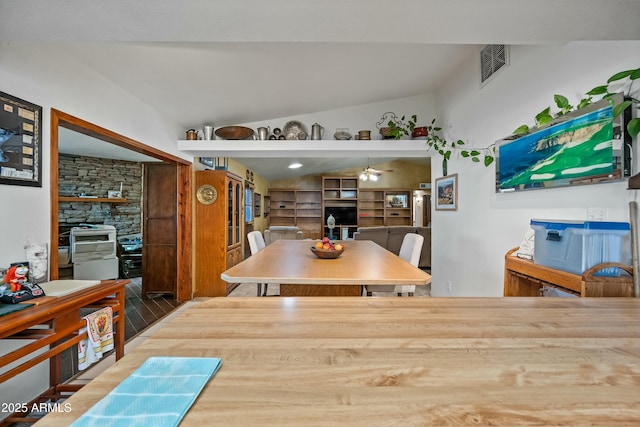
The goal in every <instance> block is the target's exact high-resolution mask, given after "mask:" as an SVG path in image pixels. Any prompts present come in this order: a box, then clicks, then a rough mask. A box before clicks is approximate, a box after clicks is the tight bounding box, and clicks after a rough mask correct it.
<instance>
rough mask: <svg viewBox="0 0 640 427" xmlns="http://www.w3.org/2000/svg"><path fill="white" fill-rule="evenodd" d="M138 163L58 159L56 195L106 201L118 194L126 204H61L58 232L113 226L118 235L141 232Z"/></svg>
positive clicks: (97, 159)
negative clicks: (85, 225)
mask: <svg viewBox="0 0 640 427" xmlns="http://www.w3.org/2000/svg"><path fill="white" fill-rule="evenodd" d="M142 168H143V165H142V164H141V163H137V162H129V161H124V160H113V159H102V158H97V157H87V156H76V155H70V154H62V153H60V155H59V162H58V174H59V178H58V195H59V196H76V197H77V196H80V195H81V194H83V195H87V196H98V197H107V192H108V191H110V190H116V191H117V190H120V183H122V197H123V198H125V199H127V202H126V203H99V202H92V201H91V200H90V199H87V201H82V202H60V203H59V206H58V221H59V224H60V230H61V232H63V231H66V229H68V228H70V227H72V226H76V225H78V224H80V223H88V224H105V225H113V226H114V227H115V228H116V231H117V234H118V235H126V234H134V233H140V232H141V231H142V226H141V220H142V218H141V217H142V170H143V169H142Z"/></svg>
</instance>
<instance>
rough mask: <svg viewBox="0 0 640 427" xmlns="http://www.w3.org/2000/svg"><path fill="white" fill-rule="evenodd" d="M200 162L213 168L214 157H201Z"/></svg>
mask: <svg viewBox="0 0 640 427" xmlns="http://www.w3.org/2000/svg"><path fill="white" fill-rule="evenodd" d="M199 161H200V163H202V164H203V165H205V166H209V167H210V168H212V167H213V157H200V158H199Z"/></svg>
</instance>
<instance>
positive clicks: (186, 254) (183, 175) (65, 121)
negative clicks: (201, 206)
mask: <svg viewBox="0 0 640 427" xmlns="http://www.w3.org/2000/svg"><path fill="white" fill-rule="evenodd" d="M50 121H51V140H50V147H51V153H50V159H51V160H50V161H51V165H50V168H49V169H50V195H51V212H50V223H51V230H50V234H51V255H50V259H51V264H50V265H51V268H50V270H51V272H50V278H51V280H56V279H58V268H57V266H58V237H59V236H58V226H59V223H58V205H59V199H58V179H59V176H58V137H59V133H58V128H59V127H60V126H62V127H64V128H66V129H71V130H73V131H76V132H80V133H82V134H83V135H88V136H91V137H93V138H97V139H100V140H103V141H106V142H109V143H111V144H114V145H117V146H118V147H122V148H126V149H128V150H131V151H135V152H137V153H142V154H145V155H147V156H151V157H154V158H156V159H159V160H162V161H164V162H167V163H173V164H175V165H176V167H177V168H178V173H177V183H176V185H177V188H178V224H177V225H178V227H177V230H178V235H177V240H178V242H177V245H178V259H177V263H178V266H177V267H178V268H177V277H176V287H177V292H176V298H177V299H178V300H180V301H185V300H190V299H191V298H192V294H193V292H192V289H193V277H192V273H191V271H192V265H191V263H192V259H193V254H192V251H193V247H192V244H191V241H192V239H191V237H192V226H193V224H192V212H193V211H192V196H191V174H192V164H191V162H189V161H187V160H184V159H182V158H180V157H177V156H174V155H172V154H169V153H165V152H164V151H161V150H158V149H157V148H154V147H151V146H148V145H145V144H143V143H141V142H139V141H136V140H134V139H131V138H129V137H126V136H124V135H120V134H118V133H116V132H112V131H110V130H109V129H105V128H103V127H101V126H98V125H96V124H93V123H91V122H88V121H86V120H82V119H80V118H78V117H75V116H72V115H70V114H67V113H64V112H62V111H60V110H56V109H55V108H52V109H51V117H50Z"/></svg>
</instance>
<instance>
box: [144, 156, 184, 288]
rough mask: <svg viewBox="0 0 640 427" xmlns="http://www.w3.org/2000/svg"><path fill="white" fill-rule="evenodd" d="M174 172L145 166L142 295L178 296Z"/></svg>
mask: <svg viewBox="0 0 640 427" xmlns="http://www.w3.org/2000/svg"><path fill="white" fill-rule="evenodd" d="M176 179H177V169H176V166H175V165H172V164H162V163H160V164H155V163H147V164H145V165H144V183H143V185H144V188H143V225H142V236H143V237H142V295H143V296H145V297H146V296H147V295H148V294H150V293H156V294H172V295H173V296H174V297H175V296H176V293H177V283H176V275H177V252H178V251H177V224H178V218H177V197H178V196H177V187H176Z"/></svg>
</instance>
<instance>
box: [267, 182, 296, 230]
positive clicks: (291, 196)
mask: <svg viewBox="0 0 640 427" xmlns="http://www.w3.org/2000/svg"><path fill="white" fill-rule="evenodd" d="M269 208H270V209H269V225H290V226H294V225H296V191H295V190H270V191H269Z"/></svg>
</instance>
